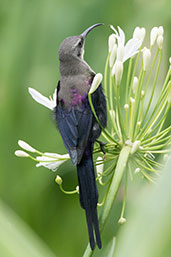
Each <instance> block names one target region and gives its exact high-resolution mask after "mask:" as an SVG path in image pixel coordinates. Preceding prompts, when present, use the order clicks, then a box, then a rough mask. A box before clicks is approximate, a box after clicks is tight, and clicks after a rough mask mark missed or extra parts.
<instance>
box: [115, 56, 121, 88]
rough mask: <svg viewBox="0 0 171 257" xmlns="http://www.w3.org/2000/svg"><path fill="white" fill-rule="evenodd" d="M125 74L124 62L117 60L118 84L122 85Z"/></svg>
mask: <svg viewBox="0 0 171 257" xmlns="http://www.w3.org/2000/svg"><path fill="white" fill-rule="evenodd" d="M122 74H123V63H122V62H121V61H116V67H115V82H116V85H120V83H121V79H122Z"/></svg>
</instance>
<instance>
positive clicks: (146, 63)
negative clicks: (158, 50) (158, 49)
mask: <svg viewBox="0 0 171 257" xmlns="http://www.w3.org/2000/svg"><path fill="white" fill-rule="evenodd" d="M150 60H151V51H150V49H147V48H145V49H144V51H143V70H144V71H146V70H147V68H148V66H149V63H150Z"/></svg>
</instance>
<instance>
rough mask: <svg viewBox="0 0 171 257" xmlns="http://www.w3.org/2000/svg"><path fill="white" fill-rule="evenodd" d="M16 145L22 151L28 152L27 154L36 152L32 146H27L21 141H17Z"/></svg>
mask: <svg viewBox="0 0 171 257" xmlns="http://www.w3.org/2000/svg"><path fill="white" fill-rule="evenodd" d="M18 145H19V146H20V147H21V148H23V149H24V150H26V151H28V152H32V153H35V152H36V150H35V149H34V148H33V147H32V146H30V145H29V144H27V143H26V142H24V141H23V140H18Z"/></svg>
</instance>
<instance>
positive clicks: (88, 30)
mask: <svg viewBox="0 0 171 257" xmlns="http://www.w3.org/2000/svg"><path fill="white" fill-rule="evenodd" d="M101 25H104V23H97V24H94V25H92V26H91V27H89V28H88V29H86V30H85V31H84V32H83V33H81V36H82V37H83V38H85V37H86V36H87V34H88V33H89V32H90V31H91V30H92V29H94V28H96V27H98V26H101Z"/></svg>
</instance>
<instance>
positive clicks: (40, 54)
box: [0, 0, 171, 257]
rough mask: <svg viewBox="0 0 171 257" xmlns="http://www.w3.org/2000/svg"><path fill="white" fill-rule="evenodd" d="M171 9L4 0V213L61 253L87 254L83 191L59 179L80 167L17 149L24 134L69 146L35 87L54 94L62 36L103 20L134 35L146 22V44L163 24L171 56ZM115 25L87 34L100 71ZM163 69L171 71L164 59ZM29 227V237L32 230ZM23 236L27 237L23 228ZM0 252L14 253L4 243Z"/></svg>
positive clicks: (45, 147) (0, 31)
mask: <svg viewBox="0 0 171 257" xmlns="http://www.w3.org/2000/svg"><path fill="white" fill-rule="evenodd" d="M170 9H171V3H170V0H152V1H149V0H144V1H141V0H134V1H133V0H126V1H124V0H117V1H111V0H110V1H109V0H106V1H97V0H87V1H78V0H72V1H67V0H63V1H55V0H49V1H45V0H37V1H33V0H29V1H28V0H27V1H26V0H13V1H10V0H6V1H2V0H1V1H0V151H1V152H0V199H1V200H2V202H3V203H2V204H1V205H2V206H1V208H0V213H1V214H2V215H4V217H5V216H6V215H9V217H11V218H12V219H14V221H13V223H14V224H18V222H19V225H16V230H19V227H20V225H21V224H20V221H17V218H16V219H15V215H14V213H16V214H17V215H18V216H19V217H20V218H21V219H22V220H23V221H24V222H25V223H27V224H28V225H29V227H30V228H31V229H32V230H33V231H35V233H36V234H37V235H38V236H39V237H40V238H41V239H42V241H43V242H44V243H45V244H46V245H47V246H48V247H49V249H50V250H51V251H52V252H54V254H55V255H56V256H60V257H69V256H71V257H72V256H76V257H77V256H81V255H82V253H83V251H84V248H85V247H86V244H87V239H88V236H87V228H86V223H85V217H84V212H83V210H82V209H81V208H80V206H79V201H78V195H74V196H67V195H64V194H63V193H61V191H60V190H59V188H58V186H57V185H56V183H55V182H54V179H55V177H56V174H57V173H59V174H60V175H61V176H62V178H63V180H64V187H65V188H66V189H68V190H70V189H74V188H75V186H76V185H77V177H76V171H75V168H74V167H73V166H72V165H71V163H70V162H67V163H65V164H64V165H63V166H62V167H60V169H59V170H58V171H57V173H53V172H51V171H49V170H48V169H45V168H43V167H40V168H36V167H35V163H33V162H32V161H30V160H28V159H22V158H20V159H19V158H17V157H15V156H14V151H15V150H16V149H18V146H17V141H18V139H23V140H25V141H26V142H28V143H30V144H31V145H32V146H33V147H36V148H38V149H39V150H41V151H42V152H44V151H49V152H57V153H66V150H65V148H64V146H63V143H62V140H61V137H60V135H59V132H58V131H57V130H56V126H55V124H54V122H53V120H52V116H51V113H50V110H48V109H46V108H44V107H43V106H40V105H38V104H37V103H36V102H34V101H33V99H32V98H31V97H30V95H29V94H28V87H33V88H35V89H37V90H38V91H40V92H41V93H43V94H44V95H46V96H49V95H52V94H53V92H54V89H55V87H56V84H57V81H58V79H59V70H58V68H59V61H58V48H59V45H60V43H61V42H62V40H63V39H64V38H65V37H67V36H71V35H77V34H80V33H81V32H82V31H84V29H86V28H87V27H89V26H90V25H92V24H94V23H98V22H104V23H105V24H106V25H108V24H113V25H114V26H115V27H116V26H117V25H119V26H120V27H121V28H122V29H123V30H124V31H125V32H126V38H127V39H129V38H130V37H131V35H132V32H133V30H134V28H135V27H136V26H144V27H145V28H146V29H147V37H146V38H147V45H149V42H148V40H149V32H150V29H151V28H152V27H153V26H160V25H163V26H164V30H165V42H164V51H165V54H164V62H165V63H167V62H168V60H167V59H168V57H169V56H171V48H170V45H171V31H170V28H171V14H170ZM110 33H111V31H110V29H109V27H107V26H106V27H99V28H97V29H95V30H94V31H93V32H91V33H90V34H89V36H88V37H87V41H86V46H85V59H86V61H87V62H88V63H89V64H90V66H91V67H92V68H93V69H94V70H95V71H96V72H101V73H103V70H104V64H105V58H106V55H107V39H108V35H109V34H110ZM163 72H164V74H165V72H166V70H165V66H164V68H163ZM168 123H170V120H168ZM139 178H140V177H139ZM139 181H140V179H137V180H135V183H132V184H131V194H130V195H129V198H128V204H127V205H128V211H129V209H131V206H132V205H131V202H132V201H133V199H134V195H135V194H137V191H139V186H141V185H142V183H140V182H139ZM139 183H140V184H139ZM142 190H143V188H142V187H141V191H142ZM122 195H123V194H122V190H121V191H120V192H119V195H118V198H117V200H116V203H115V205H114V207H113V209H112V213H111V215H110V219H109V220H108V223H107V225H106V228H105V231H104V235H103V236H102V240H103V242H104V244H105V242H107V241H108V240H109V239H110V238H112V236H114V235H116V231H117V230H118V228H119V226H118V224H117V220H118V218H119V215H120V210H121V203H122V202H121V200H122ZM3 206H4V207H3ZM7 206H8V207H10V209H9V210H6V207H7ZM13 212H14V213H13ZM6 217H8V216H6ZM2 220H3V218H2ZM4 222H5V220H4ZM15 222H16V223H15ZM0 230H1V227H0ZM26 230H27V229H26ZM1 231H2V230H1ZM0 233H1V232H0ZM9 233H10V232H9ZM25 233H26V234H25ZM10 235H11V233H10ZM22 235H23V240H24V238H25V237H26V235H27V232H22ZM29 237H32V236H30V235H29ZM11 238H12V237H11ZM18 239H19V240H18V242H19V243H20V242H21V241H20V239H21V238H20V236H19V235H18ZM33 241H34V242H36V239H35V240H34V238H33ZM6 242H7V248H8V249H12V250H11V252H13V254H14V252H15V247H14V248H13V246H12V245H11V244H10V237H9V238H8V235H7V237H6ZM42 245H43V244H42ZM42 245H41V246H40V248H41V249H42V247H44V246H42ZM0 247H1V244H0ZM24 249H27V248H24ZM1 251H2V252H1ZM26 252H27V250H26ZM11 254H12V253H11ZM0 256H2V257H6V256H8V255H7V253H6V252H5V253H3V250H2V249H1V248H0ZM9 256H13V255H10V254H9ZM21 256H27V255H26V253H25V254H24V253H22V255H21ZM28 256H29V255H28ZM30 256H33V254H30ZM40 256H42V255H40ZM45 256H50V253H49V254H46V255H45ZM99 256H100V255H99ZM17 257H19V255H18V256H17ZM144 257H145V256H144Z"/></svg>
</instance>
